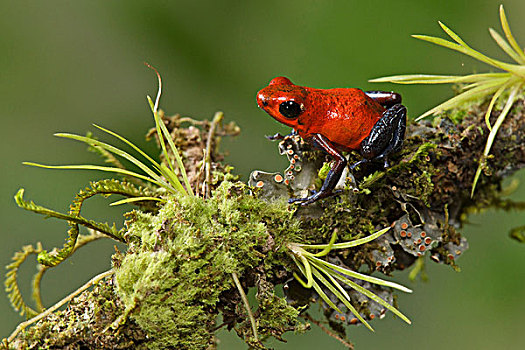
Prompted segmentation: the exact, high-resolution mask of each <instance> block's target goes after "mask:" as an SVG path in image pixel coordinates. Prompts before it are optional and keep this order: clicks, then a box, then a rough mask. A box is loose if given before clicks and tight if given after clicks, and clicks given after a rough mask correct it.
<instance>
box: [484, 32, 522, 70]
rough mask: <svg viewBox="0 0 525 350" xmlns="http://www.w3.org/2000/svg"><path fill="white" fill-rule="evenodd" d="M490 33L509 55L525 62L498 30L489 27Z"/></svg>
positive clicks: (520, 62) (518, 61)
mask: <svg viewBox="0 0 525 350" xmlns="http://www.w3.org/2000/svg"><path fill="white" fill-rule="evenodd" d="M489 33H490V36H492V39H494V41H495V42H496V43H497V44H498V46H499V47H501V49H502V50H503V51H505V53H506V54H507V55H509V56H510V57H511V58H512V59H513V60H514V61H516V62H517V63H518V64H525V60H524V59H523V58H522V57H521V56H520V55H519V54H518V53H516V51H514V50H513V49H512V48H511V47H510V45H509V44H507V42H506V41H505V39H503V38H502V37H501V35H499V33H498V32H496V31H495V30H494V29H492V28H489Z"/></svg>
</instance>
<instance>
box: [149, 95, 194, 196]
mask: <svg viewBox="0 0 525 350" xmlns="http://www.w3.org/2000/svg"><path fill="white" fill-rule="evenodd" d="M158 97H159V96H157V101H158ZM147 99H148V103H149V105H150V108H151V111H152V112H153V118H154V119H155V128H156V129H157V135H158V137H159V143H160V146H161V149H162V154H164V157H165V158H166V163H168V167H169V169H167V168H166V166H164V167H163V166H162V164H161V171H162V172H163V174H164V176H165V177H166V178H167V179H171V182H172V184H173V185H174V186H175V187H176V188H178V189H179V190H180V188H182V191H181V193H183V194H184V195H187V192H186V190H184V188H183V187H182V185H181V184H180V181H179V179H178V178H177V176H176V174H175V170H174V169H173V165H172V162H171V159H170V157H169V154H168V151H167V149H166V143H165V142H164V137H163V136H162V135H163V134H162V132H161V130H160V124H161V123H162V121H161V120H160V121H159V118H158V116H157V112H156V107H155V105H154V104H153V101H152V100H151V97H149V96H147ZM179 185H180V187H179Z"/></svg>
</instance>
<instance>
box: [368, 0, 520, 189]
mask: <svg viewBox="0 0 525 350" xmlns="http://www.w3.org/2000/svg"><path fill="white" fill-rule="evenodd" d="M499 15H500V22H501V28H502V29H503V32H504V33H505V37H506V38H507V40H505V39H504V38H503V37H502V36H501V35H500V34H498V33H497V32H496V31H495V30H494V29H492V28H489V32H490V35H491V36H492V38H493V39H494V41H495V42H496V44H498V46H499V47H500V48H501V49H502V50H503V51H504V52H505V53H506V54H507V55H508V56H509V57H510V58H511V59H512V60H514V61H515V62H516V63H517V64H511V63H506V62H502V61H500V60H496V59H494V58H491V57H488V56H486V55H484V54H482V53H481V52H479V51H476V50H474V49H473V48H471V47H470V46H469V45H468V44H467V43H466V42H465V41H463V39H461V38H460V37H459V35H457V34H456V33H454V32H453V31H452V30H451V29H450V28H448V27H447V26H446V25H445V24H443V23H441V22H439V25H440V26H441V28H442V29H443V31H444V32H445V33H446V34H447V35H448V36H449V37H450V38H452V40H453V41H454V42H452V41H449V40H446V39H442V38H437V37H432V36H427V35H413V37H414V38H417V39H420V40H424V41H428V42H431V43H433V44H436V45H440V46H443V47H446V48H449V49H452V50H455V51H458V52H461V53H463V54H465V55H468V56H470V57H473V58H475V59H477V60H479V61H482V62H484V63H486V64H488V65H491V66H493V67H495V68H498V69H501V70H503V71H505V72H500V73H482V74H471V75H465V76H452V75H427V74H410V75H396V76H391V77H383V78H377V79H372V80H370V81H371V82H390V83H396V84H444V83H455V84H464V83H470V85H466V86H463V88H462V92H461V93H459V94H458V95H457V96H455V97H453V98H451V99H449V100H448V101H445V102H443V103H441V104H439V105H438V106H436V107H434V108H432V109H430V110H429V111H427V112H425V113H423V114H422V115H421V116H419V117H418V118H417V119H416V120H420V119H422V118H425V117H427V116H429V115H436V114H438V113H442V112H443V111H445V110H448V109H452V108H456V107H459V106H460V105H461V104H463V103H464V102H466V101H469V100H474V99H486V98H488V97H489V96H492V97H491V100H490V103H489V106H488V108H487V112H486V115H485V121H486V123H487V126H488V128H489V130H490V133H489V136H488V137H487V142H486V145H485V149H484V151H483V154H482V155H481V156H480V159H479V165H478V168H477V170H476V174H475V176H474V179H473V181H472V190H471V193H470V195H471V197H472V196H473V195H474V191H475V189H476V184H477V182H478V180H479V177H480V175H481V172H482V170H483V168H484V167H485V166H486V159H487V157H488V155H489V154H490V149H491V148H492V144H493V143H494V140H495V138H496V135H497V133H498V129H499V127H500V126H501V124H502V123H503V121H504V120H505V117H506V116H507V115H508V113H509V111H510V109H511V107H512V106H513V104H514V102H515V101H516V99H517V97H518V95H519V93H520V91H523V87H524V86H525V52H524V51H523V50H522V49H521V48H520V46H519V45H518V43H517V42H516V39H514V36H513V35H512V32H511V30H510V27H509V23H508V21H507V17H506V15H505V10H504V9H503V5H501V6H500V9H499ZM502 96H506V99H507V101H506V103H505V107H504V108H503V109H502V111H501V112H500V114H499V116H498V118H497V120H496V122H495V123H494V125H491V124H490V120H489V118H490V115H491V114H492V111H493V109H494V106H495V104H496V101H497V100H498V99H499V98H500V97H502Z"/></svg>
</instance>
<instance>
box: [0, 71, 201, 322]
mask: <svg viewBox="0 0 525 350" xmlns="http://www.w3.org/2000/svg"><path fill="white" fill-rule="evenodd" d="M148 66H149V65H148ZM149 67H150V68H152V69H154V68H153V67H151V66H149ZM154 70H155V69H154ZM155 72H156V73H157V77H158V82H159V86H158V92H157V97H156V99H155V103H153V101H152V99H151V98H150V97H149V96H148V97H147V98H148V102H149V105H150V108H151V111H152V113H153V117H154V120H155V127H156V129H157V134H158V135H159V142H160V144H161V148H162V152H163V155H164V157H165V159H166V162H167V164H168V165H167V166H166V165H165V164H164V163H158V162H156V161H155V160H154V159H153V158H151V157H150V156H149V155H148V154H146V153H145V152H144V151H142V150H141V149H140V148H139V147H137V146H136V145H134V144H133V143H132V142H130V141H128V140H127V139H126V138H124V137H122V136H120V135H118V134H117V133H115V132H113V131H110V130H107V129H105V128H103V127H100V126H98V125H95V127H97V128H98V129H100V130H102V131H104V132H106V133H108V134H110V135H112V136H114V137H116V138H117V139H119V140H121V141H123V142H124V143H126V144H127V145H129V146H131V148H133V149H134V150H135V151H137V152H138V153H139V154H140V155H142V156H143V157H144V158H145V159H146V160H147V162H146V163H144V162H142V161H140V160H139V159H137V158H136V157H134V156H132V155H131V154H129V153H127V152H125V151H123V150H121V149H119V148H117V147H114V146H112V145H110V144H107V143H104V142H101V141H98V140H97V139H95V138H93V137H91V136H89V135H88V136H80V135H74V134H67V133H58V134H55V135H56V136H58V137H63V138H68V139H73V140H77V141H81V142H84V143H86V144H88V145H89V146H90V148H91V150H96V151H97V152H98V153H99V154H101V155H102V156H104V157H105V158H106V159H109V162H110V163H112V164H113V165H114V166H109V167H108V166H99V165H90V164H88V165H43V164H38V163H32V162H24V164H26V165H31V166H36V167H41V168H51V169H74V170H75V169H76V170H79V169H80V170H99V171H104V172H112V173H116V174H119V175H123V176H127V177H131V178H136V179H139V180H142V181H145V182H148V183H152V184H154V185H156V186H158V187H160V188H163V189H164V191H165V192H167V193H172V194H182V195H191V196H193V191H192V189H191V186H190V183H189V179H188V176H187V174H186V171H185V169H184V165H183V163H182V158H181V157H180V155H179V152H178V150H177V148H176V147H175V144H174V143H173V140H172V138H171V135H170V133H169V131H168V129H167V128H166V126H165V125H164V122H163V121H162V120H161V119H160V117H159V115H158V112H157V111H158V103H159V99H160V96H161V92H162V81H161V78H160V75H159V73H158V72H157V71H156V70H155ZM164 139H166V140H167V143H168V146H166V142H165V141H164ZM168 147H169V150H170V151H171V154H173V155H174V156H175V159H171V158H172V157H171V156H170V154H169V153H168ZM113 155H116V156H119V157H121V158H124V159H126V160H128V161H130V162H131V163H133V164H134V165H136V166H137V167H138V168H139V169H141V170H142V171H143V172H144V174H140V173H137V172H133V171H130V170H127V169H125V168H124V167H123V166H122V165H121V164H120V162H119V161H118V160H117V159H116V158H115V157H114V156H113ZM175 162H176V163H177V165H178V170H179V172H180V174H181V176H182V179H183V181H184V185H185V186H182V184H181V182H180V180H179V178H178V174H177V172H176V170H175V166H174V163H175ZM111 194H119V195H123V196H125V197H127V198H125V199H123V200H119V201H117V202H114V203H112V204H111V205H118V204H123V203H130V202H144V201H160V202H164V201H165V200H164V199H163V198H162V197H161V196H162V193H161V192H158V191H154V190H150V189H148V188H144V187H141V186H135V185H133V184H131V183H127V182H124V181H120V180H101V181H98V182H92V183H91V185H90V186H89V187H87V188H86V189H84V190H81V191H80V192H79V193H78V194H77V195H76V197H75V199H74V200H73V202H72V204H71V205H70V211H69V213H67V214H66V213H60V212H57V211H54V210H52V209H48V208H45V207H43V206H40V205H37V204H35V203H34V202H33V201H26V200H24V198H23V195H24V189H23V188H21V189H20V190H19V191H18V192H17V194H16V195H15V201H16V203H17V204H18V206H19V207H21V208H23V209H26V210H29V211H32V212H35V213H37V214H41V215H45V216H46V217H54V218H58V219H61V220H65V221H67V222H68V224H69V226H70V229H69V231H68V237H67V239H66V242H65V243H64V246H63V247H62V248H61V249H54V250H52V251H51V252H47V251H46V250H43V249H42V247H41V245H40V244H38V245H37V248H34V247H32V246H25V247H23V248H22V251H20V252H17V253H16V254H15V255H14V256H13V263H11V264H10V265H9V266H7V269H8V272H7V274H6V281H5V287H6V291H7V292H8V295H9V299H10V301H11V304H12V305H13V307H14V308H15V309H16V310H20V312H21V313H22V314H25V315H26V316H32V315H35V314H36V313H37V312H41V311H42V310H43V306H42V302H41V300H40V280H41V277H42V274H43V272H44V271H45V270H46V269H48V268H50V267H54V266H56V265H58V264H60V263H61V262H63V261H64V260H65V259H67V258H68V257H69V256H70V255H71V254H73V252H74V251H75V250H76V249H77V248H79V247H81V246H83V245H84V244H86V243H88V242H91V241H93V240H94V239H92V237H95V236H96V238H97V239H98V238H100V237H101V236H100V235H99V234H96V235H95V236H93V235H84V236H82V235H80V234H79V225H82V226H85V227H87V228H88V229H91V230H94V231H96V232H100V233H101V234H102V235H104V236H105V237H110V238H112V239H115V240H117V241H121V242H124V241H125V239H124V237H123V234H124V229H121V230H117V228H116V227H115V224H113V225H112V226H110V225H108V224H107V223H99V222H96V221H94V220H89V219H86V218H84V217H82V216H81V215H80V211H81V208H82V205H83V202H84V201H85V200H86V199H88V198H91V197H93V196H96V195H103V196H109V195H111ZM32 254H36V255H37V259H38V262H39V263H40V266H39V268H40V270H39V272H38V273H37V274H36V275H35V278H34V284H33V297H34V299H35V301H36V304H37V306H38V311H35V310H33V309H31V308H30V307H29V306H27V304H26V303H25V302H24V300H23V298H22V295H21V293H20V290H19V288H18V283H17V272H18V268H19V266H20V265H21V264H22V263H23V262H24V261H25V260H26V258H27V257H28V256H29V255H32Z"/></svg>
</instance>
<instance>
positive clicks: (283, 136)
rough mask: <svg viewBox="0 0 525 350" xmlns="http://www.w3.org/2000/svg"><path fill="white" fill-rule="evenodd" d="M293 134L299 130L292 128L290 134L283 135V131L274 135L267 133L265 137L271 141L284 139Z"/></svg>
mask: <svg viewBox="0 0 525 350" xmlns="http://www.w3.org/2000/svg"><path fill="white" fill-rule="evenodd" d="M293 135H297V131H295V129H292V132H291V133H289V134H288V135H281V133H277V134H274V135H266V136H265V137H266V138H267V139H268V140H270V141H275V140H284V139H285V138H286V137H287V136H293Z"/></svg>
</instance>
